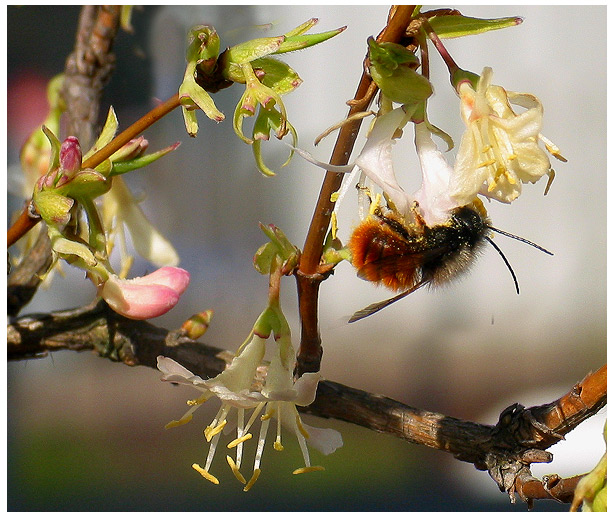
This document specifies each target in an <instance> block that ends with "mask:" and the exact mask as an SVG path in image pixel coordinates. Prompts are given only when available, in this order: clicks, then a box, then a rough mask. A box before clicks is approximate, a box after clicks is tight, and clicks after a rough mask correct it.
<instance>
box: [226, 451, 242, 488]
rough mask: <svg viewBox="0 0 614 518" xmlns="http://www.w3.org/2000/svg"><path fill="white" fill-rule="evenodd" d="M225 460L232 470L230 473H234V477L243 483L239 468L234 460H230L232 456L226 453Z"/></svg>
mask: <svg viewBox="0 0 614 518" xmlns="http://www.w3.org/2000/svg"><path fill="white" fill-rule="evenodd" d="M226 462H228V465H229V466H230V469H231V470H232V473H233V474H234V476H235V477H236V479H237V480H238V481H239V482H241V484H245V477H244V476H243V475H241V472H240V471H239V468H238V467H237V465H236V463H235V461H234V460H232V457H231V456H230V455H226Z"/></svg>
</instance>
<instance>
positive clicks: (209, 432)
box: [204, 419, 226, 442]
mask: <svg viewBox="0 0 614 518" xmlns="http://www.w3.org/2000/svg"><path fill="white" fill-rule="evenodd" d="M224 426H226V419H224V420H223V421H222V422H221V423H220V424H218V425H217V426H215V427H214V428H211V426H207V428H205V430H204V434H205V438H206V439H207V442H210V441H211V439H212V438H213V437H215V436H216V435H217V434H218V433H220V432H221V431H222V430H223V429H224Z"/></svg>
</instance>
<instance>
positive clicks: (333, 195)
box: [330, 191, 339, 203]
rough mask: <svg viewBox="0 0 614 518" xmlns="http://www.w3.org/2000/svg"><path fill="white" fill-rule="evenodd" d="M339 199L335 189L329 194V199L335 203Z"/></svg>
mask: <svg viewBox="0 0 614 518" xmlns="http://www.w3.org/2000/svg"><path fill="white" fill-rule="evenodd" d="M338 199H339V191H335V192H334V193H332V194H331V195H330V201H331V202H332V203H335V202H336V201H337V200H338Z"/></svg>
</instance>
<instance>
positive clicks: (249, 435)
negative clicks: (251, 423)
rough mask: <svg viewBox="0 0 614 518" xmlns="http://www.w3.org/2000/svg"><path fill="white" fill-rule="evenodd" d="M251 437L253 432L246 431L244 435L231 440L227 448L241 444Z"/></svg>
mask: <svg viewBox="0 0 614 518" xmlns="http://www.w3.org/2000/svg"><path fill="white" fill-rule="evenodd" d="M251 438H252V434H251V433H246V434H245V435H243V436H242V437H237V438H236V439H234V440H232V441H230V442H229V443H228V445H227V446H226V447H227V448H234V447H235V446H237V445H239V444H241V443H242V442H245V441H249V440H250V439H251Z"/></svg>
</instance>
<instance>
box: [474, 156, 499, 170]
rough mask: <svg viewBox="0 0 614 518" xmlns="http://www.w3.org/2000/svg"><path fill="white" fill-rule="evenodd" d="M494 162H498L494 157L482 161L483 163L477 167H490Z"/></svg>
mask: <svg viewBox="0 0 614 518" xmlns="http://www.w3.org/2000/svg"><path fill="white" fill-rule="evenodd" d="M494 163H496V160H495V159H494V158H492V159H490V160H486V161H485V162H482V163H481V164H478V166H477V169H479V168H480V167H490V166H491V165H493V164H494Z"/></svg>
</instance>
